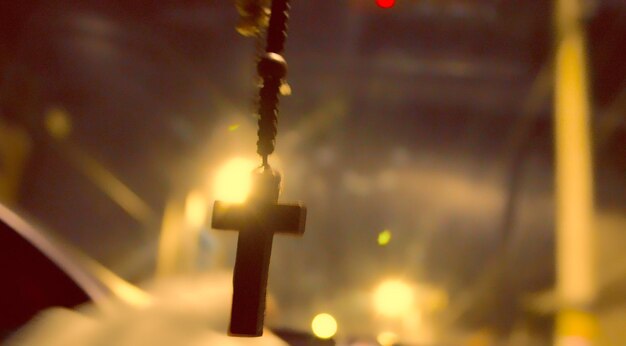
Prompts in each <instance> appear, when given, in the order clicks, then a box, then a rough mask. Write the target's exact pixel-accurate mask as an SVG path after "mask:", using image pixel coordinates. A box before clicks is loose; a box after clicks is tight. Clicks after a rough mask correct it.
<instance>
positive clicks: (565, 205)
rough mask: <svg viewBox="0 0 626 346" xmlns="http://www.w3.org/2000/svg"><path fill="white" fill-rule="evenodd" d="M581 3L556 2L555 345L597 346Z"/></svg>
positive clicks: (591, 192) (587, 116)
mask: <svg viewBox="0 0 626 346" xmlns="http://www.w3.org/2000/svg"><path fill="white" fill-rule="evenodd" d="M583 10H584V9H583V2H582V0H556V11H555V12H556V30H557V32H556V34H557V35H556V46H555V48H556V57H555V58H556V61H555V67H556V69H555V78H556V80H555V88H556V90H555V113H554V114H555V145H556V234H557V238H556V253H557V292H558V297H559V302H560V303H561V307H560V310H559V312H558V315H557V323H556V333H555V336H556V337H555V344H556V345H559V346H566V345H569V344H572V345H573V344H574V343H575V344H576V345H582V344H588V345H593V338H594V333H595V331H594V330H595V326H594V318H593V314H592V312H591V311H590V307H591V306H592V304H593V302H594V299H595V294H596V287H595V284H596V279H595V276H594V251H593V249H594V237H593V219H594V217H593V214H594V212H593V210H594V207H593V167H592V154H591V153H592V149H591V148H592V146H591V139H590V134H591V127H590V105H589V90H588V71H587V66H588V65H587V55H586V40H585V31H584V26H583V23H582V19H583Z"/></svg>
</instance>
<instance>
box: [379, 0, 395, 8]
mask: <svg viewBox="0 0 626 346" xmlns="http://www.w3.org/2000/svg"><path fill="white" fill-rule="evenodd" d="M395 4H396V0H376V5H378V7H380V8H392V7H393V5H395Z"/></svg>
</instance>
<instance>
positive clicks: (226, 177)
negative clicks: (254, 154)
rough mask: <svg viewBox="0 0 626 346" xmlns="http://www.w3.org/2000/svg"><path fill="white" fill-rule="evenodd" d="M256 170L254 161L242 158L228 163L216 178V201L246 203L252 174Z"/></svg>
mask: <svg viewBox="0 0 626 346" xmlns="http://www.w3.org/2000/svg"><path fill="white" fill-rule="evenodd" d="M254 168H255V164H254V161H252V160H249V159H244V158H241V157H237V158H234V159H232V160H230V161H228V162H226V163H225V164H224V165H223V166H222V167H221V168H220V169H219V171H218V172H217V175H216V176H215V183H214V193H215V199H218V200H220V201H225V202H234V203H242V202H244V201H245V200H246V197H248V193H249V192H250V187H251V185H252V179H251V173H252V170H253V169H254Z"/></svg>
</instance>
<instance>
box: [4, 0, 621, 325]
mask: <svg viewBox="0 0 626 346" xmlns="http://www.w3.org/2000/svg"><path fill="white" fill-rule="evenodd" d="M2 7H3V11H2V14H0V15H2V16H3V18H2V20H1V21H0V22H2V32H1V34H2V36H1V37H2V42H3V45H2V50H1V51H0V52H2V56H3V59H2V61H3V65H2V70H1V71H2V76H3V85H2V110H3V114H4V115H5V116H6V117H9V118H11V119H12V120H14V121H16V122H18V123H20V124H22V125H23V126H25V127H26V128H28V130H29V132H30V133H31V134H32V136H33V141H34V143H35V146H34V149H33V154H32V157H31V158H30V160H29V164H28V166H27V169H26V173H25V177H24V184H23V188H22V191H21V197H20V199H19V205H20V206H21V207H22V208H24V209H26V210H27V211H29V212H30V213H31V214H33V215H34V216H36V217H37V218H39V219H41V220H43V221H44V222H45V223H47V224H49V225H51V226H52V227H53V228H54V229H56V230H57V231H59V232H61V233H62V234H64V236H66V237H67V238H68V239H70V240H71V241H72V242H74V243H76V244H77V245H79V246H80V247H82V248H83V249H85V250H86V251H87V252H89V253H90V254H91V255H93V256H94V257H96V258H97V259H98V260H100V261H102V262H104V263H105V264H107V265H109V266H111V267H113V268H114V269H115V270H117V271H119V272H121V273H122V274H123V275H125V276H126V277H129V278H132V279H140V278H143V277H146V276H147V275H148V274H149V273H150V268H151V265H152V264H151V263H152V260H153V256H154V244H155V242H156V238H157V237H158V222H159V219H158V217H157V216H158V215H159V214H160V213H161V212H162V211H163V208H164V205H165V202H166V201H167V199H168V198H170V197H171V196H172V195H175V194H177V193H180V192H181V191H185V190H186V189H189V188H191V187H193V186H194V184H198V182H199V181H200V180H202V174H203V172H206V169H207V166H210V165H215V164H217V163H218V162H217V161H216V160H214V158H220V159H221V158H223V157H225V156H227V155H230V154H236V153H238V152H239V151H241V152H245V150H243V149H241V146H239V147H236V148H235V147H233V146H230V145H227V144H226V143H230V142H229V141H235V142H237V141H238V140H237V139H233V136H234V137H237V136H240V135H241V134H242V133H243V131H240V132H236V131H235V132H232V133H228V130H227V128H226V125H228V124H232V123H242V124H243V125H244V126H243V127H244V128H245V127H246V126H247V125H249V126H251V124H253V119H252V117H251V116H248V114H250V113H251V112H252V97H253V95H254V87H255V85H254V77H253V74H254V54H255V47H254V42H253V41H251V40H249V39H244V38H243V37H241V36H238V35H237V34H236V32H235V30H234V26H235V22H236V19H237V18H236V16H237V13H236V11H235V9H234V5H233V3H232V1H159V2H158V3H153V2H148V1H131V2H128V1H127V2H122V1H104V2H102V1H83V2H80V3H76V2H71V1H67V2H65V1H57V2H55V3H54V4H48V3H45V2H38V1H21V2H19V5H18V4H17V2H13V3H6V4H3V5H2ZM292 7H293V10H292V17H291V24H290V36H289V39H288V43H287V53H286V57H287V60H288V62H289V66H290V70H289V83H290V85H291V87H292V88H293V95H291V96H289V97H286V98H283V101H281V102H282V107H281V110H282V112H281V114H282V117H281V119H280V127H279V137H278V146H279V147H278V155H279V156H280V157H281V159H282V162H283V165H284V171H285V175H286V177H287V184H288V185H287V186H286V197H288V198H293V199H300V200H304V201H306V203H307V204H308V206H309V209H310V218H309V225H308V231H307V234H306V236H305V238H303V239H302V240H300V241H293V240H283V239H278V240H277V243H278V245H277V246H276V249H275V254H274V258H273V260H274V263H273V264H272V266H273V267H272V268H273V269H272V270H273V274H272V275H273V279H272V289H273V291H274V292H275V294H276V297H277V300H278V303H279V305H280V306H282V307H284V308H285V310H286V311H288V313H287V314H286V316H289V317H293V321H295V322H294V323H295V324H296V325H301V324H302V322H307V321H304V320H302V321H301V318H300V317H299V316H300V315H303V314H304V313H305V312H306V313H308V312H309V310H313V309H315V308H318V307H319V306H320V305H322V306H324V305H332V304H335V305H341V304H348V303H346V301H347V300H349V299H348V298H347V297H358V294H357V293H358V292H363V291H364V290H366V289H367V288H368V287H371V286H372V285H374V284H375V283H376V282H378V281H380V280H381V279H383V278H384V277H386V276H390V275H391V276H393V275H401V276H405V277H407V278H409V279H411V280H414V281H419V282H426V283H428V284H431V285H435V286H439V287H442V288H443V289H445V290H446V291H448V292H449V293H450V295H451V298H452V300H451V302H452V304H451V310H455V309H457V310H463V309H464V308H461V307H458V306H455V302H457V301H461V302H464V303H463V304H461V303H459V305H463V306H466V305H467V304H465V302H466V301H467V300H468V299H470V300H472V297H474V293H476V296H481V297H482V296H483V295H487V296H489V295H490V294H493V292H498V295H499V296H500V298H501V299H500V301H493V300H491V301H489V299H487V300H486V301H485V300H481V299H478V298H476V299H473V302H474V303H475V302H480V303H483V304H482V305H481V304H479V303H477V304H478V305H476V304H474V305H472V304H469V305H468V306H471V309H470V312H471V311H478V312H477V313H476V314H474V316H471V315H472V314H471V313H468V312H464V313H462V314H460V315H463V316H466V319H467V320H468V321H471V322H473V323H478V324H480V323H488V324H492V325H493V324H499V325H498V327H500V328H502V329H504V330H505V329H506V328H509V327H510V326H511V325H512V324H513V320H514V319H515V318H516V316H517V315H516V311H518V310H519V306H518V305H517V303H515V302H516V299H517V298H516V297H520V296H521V295H522V294H524V293H525V292H527V291H535V290H539V289H544V288H546V287H548V286H549V285H550V283H551V280H552V275H553V274H552V265H551V263H552V260H553V258H552V256H553V251H552V229H553V221H552V218H553V217H552V211H551V210H552V189H553V186H552V163H551V161H552V147H551V126H552V125H551V115H550V113H551V112H550V110H551V106H550V101H551V93H550V78H549V76H550V71H551V57H550V51H551V35H552V32H551V28H552V23H551V18H552V17H551V16H552V14H551V3H550V2H548V1H539V0H533V1H523V2H522V1H506V0H500V1H496V0H484V1H463V0H449V1H405V2H402V1H399V2H398V4H397V6H396V8H394V9H392V10H384V11H383V10H378V9H376V8H375V6H374V5H373V1H372V4H370V3H369V2H366V1H324V2H321V1H294V2H293V6H292ZM5 16H6V18H9V19H10V20H5V18H4V17H5ZM625 16H626V6H625V5H624V4H622V3H620V2H619V1H613V2H610V1H599V2H597V4H596V7H595V8H594V10H593V12H592V13H591V14H590V17H589V39H590V45H589V46H590V50H591V52H590V57H591V62H592V80H593V95H594V99H595V100H596V107H595V114H594V120H595V121H596V123H597V124H598V125H597V128H598V131H597V134H598V136H597V138H598V143H599V144H598V150H597V163H598V167H597V176H598V179H597V185H598V186H597V190H598V193H599V196H598V204H599V206H600V207H601V208H606V209H610V210H615V209H617V210H622V211H623V210H624V208H625V206H626V200H625V199H624V196H626V193H625V192H626V182H625V181H624V180H625V179H624V172H625V171H626V168H625V167H626V161H624V158H626V153H625V152H624V150H625V149H624V148H626V144H625V143H626V139H625V138H626V134H625V130H624V117H623V114H624V112H625V111H626V104H625V103H624V95H625V92H624V80H625V79H624V78H625V76H626V64H624V63H623V62H622V61H621V59H622V58H621V56H620V47H623V46H624V45H626V20H625ZM50 107H61V108H63V109H65V110H67V112H68V113H69V114H70V115H71V119H72V128H73V129H72V134H71V136H70V138H69V139H68V140H67V141H65V142H64V143H60V144H59V143H57V142H55V141H53V140H51V139H50V138H49V136H48V135H47V134H46V133H45V131H44V129H43V125H42V124H43V118H44V115H45V113H46V110H48V109H49V108H50ZM239 141H240V142H241V141H243V142H241V143H252V140H251V139H240V140H239ZM208 143H211V146H210V147H207V145H208ZM220 143H223V145H222V144H220ZM76 150H79V151H80V154H76ZM253 151H254V148H253V147H252V146H251V147H250V148H249V153H250V154H252V153H253ZM245 154H247V153H245ZM77 155H78V156H80V157H82V156H81V155H89V157H91V158H93V159H94V160H95V161H97V162H98V164H99V165H101V166H102V167H105V168H106V169H107V170H108V171H110V172H112V173H113V174H114V175H115V177H116V178H117V179H119V180H121V181H122V182H124V183H125V184H126V185H127V186H128V187H130V189H131V190H132V191H134V193H136V194H137V195H138V196H139V197H140V198H141V199H142V200H143V201H145V202H146V208H148V209H150V210H151V213H152V214H151V215H152V217H153V219H151V220H149V221H148V226H146V224H142V223H140V222H137V220H136V219H134V218H133V217H132V216H131V215H129V214H128V213H127V212H125V211H124V210H123V209H122V208H120V207H119V206H118V205H116V204H115V203H113V202H112V201H111V200H110V199H109V198H108V197H107V196H105V195H104V194H103V193H102V192H101V191H100V190H99V189H98V187H97V186H96V185H95V184H94V182H93V181H91V180H90V179H89V178H86V176H85V175H84V174H81V173H80V171H79V170H77V168H76V164H75V162H77V161H76V158H75V157H76V156H77ZM72 158H74V159H72ZM78 162H83V161H80V159H78ZM79 164H80V163H79ZM383 229H390V230H392V231H393V242H391V243H390V245H389V246H387V247H380V246H378V245H377V244H376V241H375V239H376V236H377V234H378V233H379V232H380V231H381V230H383ZM529 254H532V256H530V257H531V258H533V261H532V263H531V264H530V265H529V262H528V258H529ZM511 273H515V275H512V274H511ZM282 278H289V280H282ZM300 283H301V284H300ZM503 285H504V286H506V287H504V286H503ZM355 292H357V293H355ZM468 292H470V293H468ZM468 297H470V298H468ZM355 299H357V298H355ZM340 302H341V303H340ZM355 304H356V303H355ZM342 311H344V312H341V313H340V315H341V314H342V313H343V314H344V315H345V316H352V315H359V314H360V313H361V312H362V311H360V310H358V309H352V310H350V309H349V308H346V309H345V310H342ZM351 314H352V315H351ZM484 316H495V318H490V317H484ZM339 317H341V316H339ZM346 319H348V320H349V318H346ZM288 320H289V319H285V321H288ZM357 322H358V323H355V325H354V326H350V328H353V330H354V331H355V332H365V331H366V330H363V329H364V328H365V329H366V328H367V326H368V324H367V323H362V321H361V320H358V319H357ZM496 322H497V323H496ZM359 325H360V326H359Z"/></svg>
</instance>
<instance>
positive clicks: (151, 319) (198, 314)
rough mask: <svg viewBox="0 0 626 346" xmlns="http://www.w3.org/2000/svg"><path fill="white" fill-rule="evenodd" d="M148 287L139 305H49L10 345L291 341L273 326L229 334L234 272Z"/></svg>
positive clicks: (225, 345) (265, 344)
mask: <svg viewBox="0 0 626 346" xmlns="http://www.w3.org/2000/svg"><path fill="white" fill-rule="evenodd" d="M147 291H148V293H149V294H150V296H151V298H152V299H150V302H149V303H146V304H144V306H140V307H137V306H132V305H129V304H127V303H125V302H121V301H119V300H117V299H114V298H111V300H110V301H107V302H104V303H102V304H100V305H98V306H94V305H87V306H84V307H82V308H80V309H79V310H77V311H74V310H68V309H61V308H58V309H51V310H47V311H44V312H42V313H40V314H39V315H38V316H37V317H35V318H34V319H33V320H32V321H31V322H30V323H28V324H27V325H26V326H25V327H23V328H22V329H21V330H19V331H18V332H17V333H16V334H15V335H14V336H13V337H12V338H11V339H10V340H9V342H8V344H7V345H11V346H17V345H28V346H30V345H46V346H56V345H58V346H72V345H81V346H82V345H85V346H88V345H119V346H124V345H128V346H130V345H132V346H136V345H150V346H159V345H163V346H165V345H167V346H172V345H184V346H187V345H194V346H195V345H198V346H200V345H202V346H206V345H219V346H231V345H232V346H234V345H251V346H252V345H254V346H286V345H287V344H286V343H284V342H283V341H281V340H280V339H278V338H277V337H276V336H274V335H273V334H272V333H270V332H269V331H268V330H266V331H265V333H264V336H263V337H261V338H233V337H228V336H227V335H226V330H227V328H228V319H229V316H230V302H231V295H232V286H231V274H228V273H221V274H205V275H202V276H198V277H193V278H177V279H163V280H162V281H159V282H155V283H153V284H152V285H150V287H148V290H147Z"/></svg>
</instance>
